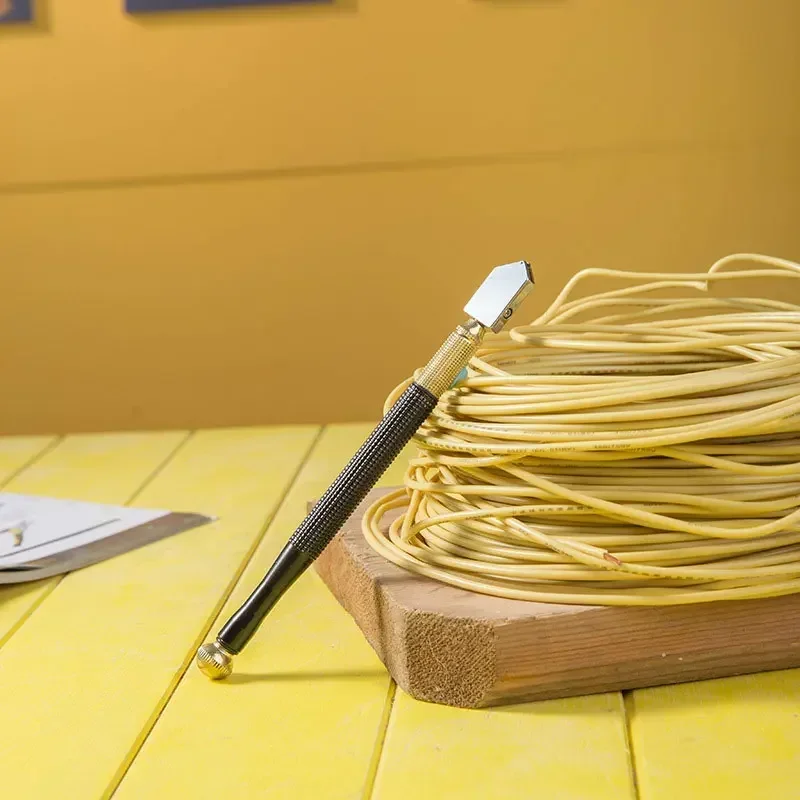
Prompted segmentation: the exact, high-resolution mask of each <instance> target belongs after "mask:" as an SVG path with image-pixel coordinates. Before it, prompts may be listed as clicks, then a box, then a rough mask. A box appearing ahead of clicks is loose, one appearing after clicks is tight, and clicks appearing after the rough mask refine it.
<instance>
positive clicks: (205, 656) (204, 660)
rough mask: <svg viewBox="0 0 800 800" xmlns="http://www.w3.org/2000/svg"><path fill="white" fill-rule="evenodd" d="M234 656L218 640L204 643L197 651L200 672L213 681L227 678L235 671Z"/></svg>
mask: <svg viewBox="0 0 800 800" xmlns="http://www.w3.org/2000/svg"><path fill="white" fill-rule="evenodd" d="M232 664H233V658H232V657H231V654H230V653H229V652H228V651H227V650H225V648H224V647H222V645H220V644H219V643H218V642H209V643H208V644H204V645H203V646H202V647H200V648H199V649H198V651H197V666H198V668H199V669H200V672H202V673H203V675H205V676H206V677H207V678H211V680H212V681H218V680H221V679H222V678H227V677H228V676H229V675H230V674H231V673H232V672H233V666H232Z"/></svg>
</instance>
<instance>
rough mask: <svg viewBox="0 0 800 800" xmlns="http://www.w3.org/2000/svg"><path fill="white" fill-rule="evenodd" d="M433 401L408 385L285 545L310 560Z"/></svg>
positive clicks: (388, 463) (387, 464)
mask: <svg viewBox="0 0 800 800" xmlns="http://www.w3.org/2000/svg"><path fill="white" fill-rule="evenodd" d="M436 402H437V401H436V397H435V396H434V395H433V394H432V393H431V392H429V391H428V390H427V389H425V388H423V387H422V386H419V385H418V384H416V383H412V384H411V385H410V386H409V387H408V389H406V390H405V392H403V394H402V395H401V396H400V397H399V398H398V400H397V402H396V403H395V404H394V405H393V406H392V407H391V409H389V411H388V412H387V413H386V416H385V417H384V418H383V419H382V420H381V422H380V423H379V425H378V426H377V427H376V428H375V430H374V431H373V432H372V433H371V434H370V435H369V437H368V438H367V440H366V441H365V442H364V444H362V445H361V447H360V448H359V450H358V452H357V453H356V454H355V455H354V456H353V458H352V459H351V460H350V463H349V464H348V465H347V466H346V467H345V468H344V469H343V470H342V471H341V473H340V474H339V477H338V478H336V480H335V481H334V482H333V483H332V484H331V486H330V487H329V488H328V490H327V491H326V492H325V494H324V495H322V497H321V498H320V500H319V502H318V503H317V504H316V505H315V506H314V508H313V509H312V510H311V512H310V513H309V515H308V516H307V517H306V518H305V519H304V520H303V522H302V523H301V524H300V527H299V528H298V529H297V530H296V531H295V532H294V534H292V537H291V539H289V542H290V543H291V544H293V545H294V546H295V547H296V548H297V549H298V550H300V551H302V552H303V553H306V554H307V555H308V556H310V557H311V558H312V559H314V558H316V557H317V556H319V554H320V553H321V552H322V551H323V550H324V549H325V548H326V547H327V546H328V544H329V543H330V541H331V540H332V539H333V537H334V536H336V534H337V533H338V532H339V531H340V530H341V528H342V526H343V525H344V524H345V522H347V520H348V519H349V517H350V515H351V514H352V513H353V512H354V511H355V510H356V508H358V505H359V503H361V501H362V500H363V499H364V498H365V497H366V495H367V493H368V492H369V490H370V489H371V488H372V487H373V486H374V485H375V484H376V483H377V482H378V480H379V479H380V477H381V476H382V475H383V473H384V472H386V470H387V469H388V468H389V467H390V466H391V464H392V462H393V461H394V460H395V459H396V458H397V456H398V455H399V454H400V451H401V450H402V449H403V448H404V447H405V446H406V445H407V444H408V442H409V441H410V440H411V437H412V436H413V435H414V434H415V433H416V431H417V430H418V429H419V427H420V425H422V423H423V422H425V420H426V419H427V418H428V415H429V414H430V413H431V411H433V409H434V408H435V407H436Z"/></svg>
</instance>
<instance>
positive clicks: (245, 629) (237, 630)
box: [217, 383, 437, 654]
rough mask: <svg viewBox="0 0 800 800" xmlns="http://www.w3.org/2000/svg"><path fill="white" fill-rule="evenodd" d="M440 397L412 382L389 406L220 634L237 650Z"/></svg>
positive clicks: (228, 647)
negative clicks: (384, 414)
mask: <svg viewBox="0 0 800 800" xmlns="http://www.w3.org/2000/svg"><path fill="white" fill-rule="evenodd" d="M436 402H437V401H436V396H435V395H434V394H433V393H432V392H429V391H428V390H427V389H425V388H423V387H422V386H419V385H418V384H416V383H412V384H411V385H410V386H409V387H408V389H406V390H405V392H403V394H402V395H400V397H399V399H398V400H397V402H396V403H395V404H394V405H393V406H392V407H391V409H389V411H388V412H387V413H386V416H385V417H384V418H383V419H382V420H381V422H380V423H379V424H378V427H377V428H375V430H374V431H373V432H372V433H371V434H370V435H369V437H368V438H367V440H366V441H365V442H364V444H362V445H361V447H360V448H359V450H358V452H357V453H356V454H355V455H354V456H353V458H352V459H350V463H349V464H348V465H347V466H346V467H345V468H344V469H343V470H342V472H341V473H340V474H339V477H338V478H336V480H335V481H334V482H333V483H332V484H331V486H330V488H329V489H328V490H327V491H326V492H325V494H324V495H322V498H321V499H320V501H319V502H318V503H317V504H316V505H315V506H314V508H313V509H312V510H311V512H310V513H309V515H308V516H307V517H306V518H305V519H304V520H303V522H302V523H301V524H300V527H299V528H298V529H297V530H296V531H295V532H294V533H293V534H292V537H291V538H290V539H289V541H288V542H287V543H286V545H285V547H284V548H283V550H281V552H280V554H279V555H278V558H277V559H276V560H275V563H274V564H273V565H272V567H271V568H270V570H269V572H268V573H267V574H266V575H265V576H264V579H263V580H262V581H261V583H260V584H259V585H258V586H257V587H256V588H255V590H254V591H253V593H252V594H251V595H250V597H248V598H247V600H246V601H245V603H244V604H243V605H242V606H241V607H240V608H239V610H238V611H237V612H236V613H235V614H234V615H233V616H232V617H231V618H230V619H229V620H228V622H227V623H226V624H225V626H224V627H223V628H222V630H221V631H220V633H219V636H217V642H219V643H220V644H221V645H222V646H223V647H224V648H225V649H226V650H227V651H228V652H230V653H234V654H236V653H239V652H241V650H242V648H243V647H244V646H245V645H246V644H247V642H248V641H249V640H250V639H251V637H252V636H253V634H254V633H255V632H256V630H258V627H259V625H260V624H261V622H262V621H263V620H264V618H265V617H266V616H267V614H268V613H269V611H270V609H271V608H272V607H273V606H274V605H275V603H277V602H278V600H279V599H280V598H281V596H282V595H283V593H284V592H285V591H286V590H287V589H288V588H289V587H290V586H291V585H292V584H293V583H294V582H295V581H296V580H297V579H298V578H299V577H300V576H301V575H302V574H303V572H305V570H306V569H308V567H309V566H310V565H311V563H312V562H313V561H314V559H315V558H317V556H319V554H320V553H321V552H322V551H323V550H324V549H325V548H326V547H327V546H328V544H330V542H331V540H332V539H333V537H334V536H336V534H337V533H338V532H339V531H340V530H341V528H342V526H343V525H344V524H345V522H347V520H348V518H349V517H350V515H351V514H352V513H353V512H354V511H355V510H356V508H358V505H359V503H361V501H362V500H363V499H364V498H365V497H366V495H367V492H369V490H370V489H371V488H372V487H373V486H374V485H375V484H376V483H377V481H378V479H379V478H380V477H381V475H383V473H384V472H386V470H387V469H388V467H389V466H390V465H391V463H392V462H393V461H394V460H395V459H396V458H397V456H398V455H399V454H400V451H401V450H402V449H403V448H404V447H405V446H406V444H408V442H409V441H410V439H411V437H412V436H413V435H414V433H415V432H416V431H417V430H418V429H419V427H420V425H422V423H423V422H425V420H426V419H427V418H428V415H429V414H430V413H431V411H433V409H434V408H435V407H436Z"/></svg>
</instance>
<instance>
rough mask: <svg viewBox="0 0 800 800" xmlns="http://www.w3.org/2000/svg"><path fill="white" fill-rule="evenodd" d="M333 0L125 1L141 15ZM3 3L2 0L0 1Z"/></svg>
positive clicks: (128, 7)
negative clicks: (156, 12)
mask: <svg viewBox="0 0 800 800" xmlns="http://www.w3.org/2000/svg"><path fill="white" fill-rule="evenodd" d="M331 1H332V0H125V11H126V12H127V13H129V14H139V13H146V12H153V11H196V10H198V9H224V8H242V7H247V6H249V7H251V8H252V7H253V6H290V5H301V4H306V5H308V4H311V3H325V2H331ZM0 2H2V0H0Z"/></svg>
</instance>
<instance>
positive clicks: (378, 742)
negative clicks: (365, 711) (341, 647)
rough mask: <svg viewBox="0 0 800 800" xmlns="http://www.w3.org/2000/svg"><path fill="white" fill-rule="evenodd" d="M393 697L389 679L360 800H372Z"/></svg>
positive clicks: (391, 683) (392, 711)
mask: <svg viewBox="0 0 800 800" xmlns="http://www.w3.org/2000/svg"><path fill="white" fill-rule="evenodd" d="M395 697H397V684H396V683H395V682H394V679H393V678H391V677H390V678H389V688H388V690H387V692H386V700H385V701H384V705H383V714H382V715H381V721H380V725H379V727H378V736H377V737H376V739H375V749H374V750H373V751H372V757H371V758H370V762H369V769H368V770H367V779H366V781H365V783H364V793H363V795H362V800H373V795H374V793H375V783H376V781H377V779H378V772H379V770H380V766H381V762H382V761H383V752H384V749H385V746H386V737H387V736H388V734H389V723H390V722H391V721H392V714H393V713H394V700H395Z"/></svg>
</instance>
